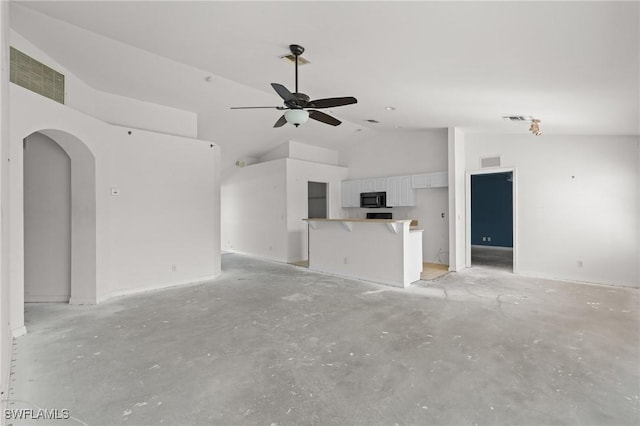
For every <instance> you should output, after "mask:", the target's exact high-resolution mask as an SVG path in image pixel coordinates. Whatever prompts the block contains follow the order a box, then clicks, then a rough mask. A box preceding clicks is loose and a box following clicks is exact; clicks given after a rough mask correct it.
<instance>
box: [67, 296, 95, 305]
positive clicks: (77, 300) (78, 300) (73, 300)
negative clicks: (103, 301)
mask: <svg viewBox="0 0 640 426" xmlns="http://www.w3.org/2000/svg"><path fill="white" fill-rule="evenodd" d="M97 303H98V301H97V300H96V299H95V298H94V299H81V298H78V297H72V298H71V299H69V304H70V305H95V304H97Z"/></svg>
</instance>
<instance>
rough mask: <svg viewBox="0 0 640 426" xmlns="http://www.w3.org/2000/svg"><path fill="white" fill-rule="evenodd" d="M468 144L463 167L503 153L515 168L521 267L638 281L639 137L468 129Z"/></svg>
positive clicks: (553, 274)
mask: <svg viewBox="0 0 640 426" xmlns="http://www.w3.org/2000/svg"><path fill="white" fill-rule="evenodd" d="M465 147H466V150H465V155H466V167H467V170H478V169H480V158H482V157H485V156H490V155H502V166H503V167H514V168H515V169H516V171H517V182H516V185H517V206H518V211H517V223H518V225H517V233H518V234H517V241H518V259H517V261H518V265H519V273H521V274H523V275H532V276H539V277H549V278H559V279H566V280H576V281H586V282H593V283H604V284H617V285H624V286H633V287H638V286H639V275H640V273H639V271H638V259H639V258H640V247H639V241H638V232H639V231H638V227H639V226H640V224H639V223H638V216H639V215H640V199H639V198H640V179H639V176H638V175H639V173H640V172H639V169H640V165H639V163H640V162H639V155H638V149H639V142H638V137H631V136H629V137H625V136H552V135H544V136H541V137H536V138H534V137H532V136H530V135H490V134H466V135H465ZM579 261H580V262H582V266H581V267H580V266H579V265H578V262H579Z"/></svg>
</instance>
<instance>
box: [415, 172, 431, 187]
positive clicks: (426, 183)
mask: <svg viewBox="0 0 640 426" xmlns="http://www.w3.org/2000/svg"><path fill="white" fill-rule="evenodd" d="M411 187H412V188H413V189H424V188H431V173H421V174H419V175H413V176H411Z"/></svg>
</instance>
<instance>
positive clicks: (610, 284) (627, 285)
mask: <svg viewBox="0 0 640 426" xmlns="http://www.w3.org/2000/svg"><path fill="white" fill-rule="evenodd" d="M513 274H514V275H518V276H521V277H527V278H539V279H542V280H552V281H564V282H568V283H576V284H586V285H595V286H605V287H620V288H630V289H635V290H637V289H638V288H640V284H635V283H622V282H606V283H605V282H596V281H581V280H575V279H571V278H561V277H557V276H553V275H544V274H536V273H533V274H532V273H528V272H519V271H518V272H514V273H513Z"/></svg>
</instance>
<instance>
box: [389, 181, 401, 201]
mask: <svg viewBox="0 0 640 426" xmlns="http://www.w3.org/2000/svg"><path fill="white" fill-rule="evenodd" d="M399 205H400V176H391V177H388V178H387V207H398V206H399Z"/></svg>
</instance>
